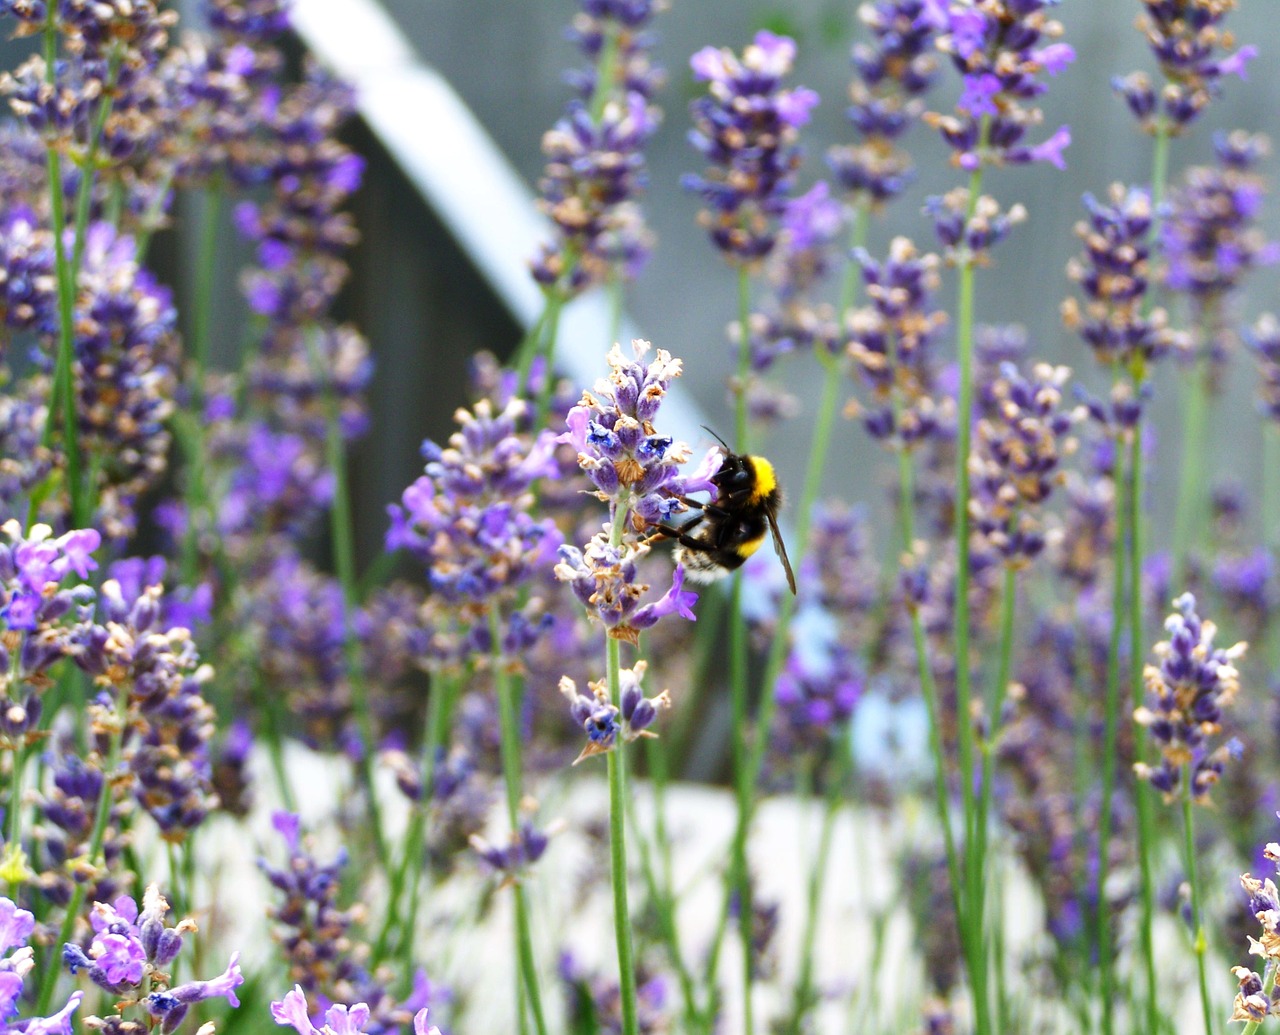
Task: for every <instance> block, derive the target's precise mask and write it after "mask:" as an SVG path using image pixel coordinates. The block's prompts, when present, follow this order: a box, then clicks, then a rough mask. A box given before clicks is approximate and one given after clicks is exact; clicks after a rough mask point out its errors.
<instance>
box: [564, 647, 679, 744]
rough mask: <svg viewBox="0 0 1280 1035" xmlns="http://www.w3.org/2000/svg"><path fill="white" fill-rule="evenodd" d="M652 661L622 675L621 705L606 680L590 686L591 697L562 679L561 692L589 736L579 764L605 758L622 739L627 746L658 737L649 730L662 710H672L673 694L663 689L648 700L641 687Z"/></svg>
mask: <svg viewBox="0 0 1280 1035" xmlns="http://www.w3.org/2000/svg"><path fill="white" fill-rule="evenodd" d="M647 668H648V662H646V661H643V660H640V661H637V662H636V663H635V665H633V666H632V667H631V668H624V669H622V671H621V673H620V685H621V695H620V703H619V704H618V705H615V704H613V703H611V702H610V700H609V687H608V685H607V684H606V683H605V681H604V680H597V681H593V682H591V683H589V684H588V685H587V689H589V690H590V691H591V694H590V696H588V695H587V694H584V693H581V692H579V690H578V686H577V684H576V683H575V682H574V681H573V680H572V679H570V678H569V677H568V676H563V677H561V679H560V692H561V693H562V694H564V696H565V697H566V698H567V699H568V701H569V713H570V715H572V716H573V720H574V722H576V723H577V724H578V725H579V726H581V727H582V729H583V732H585V733H586V735H587V744H586V746H585V747H584V748H583V749H582V753H581V754H580V755H579V756H578V757H577V758H576V759H574V762H573V764H574V765H577V764H578V763H579V762H581V761H582V760H583V759H584V758H590V757H591V756H592V755H603V754H605V753H606V752H608V751H611V750H612V749H613V747H614V745H615V744H617V743H618V740H619V738H621V739H622V741H623V742H624V743H626V742H630V741H633V740H639V739H640V738H641V737H656V736H657V734H656V733H654V732H653V731H651V730H650V729H649V727H650V726H651V725H653V722H654V720H655V719H656V718H657V717H658V711H659V710H660V709H664V708H670V707H671V694H670V692H669V691H667V690H663V691H662V692H661V693H660V694H658V695H657V696H656V697H645V696H644V690H643V689H642V688H641V686H640V681H641V679H643V678H644V673H645V670H646V669H647Z"/></svg>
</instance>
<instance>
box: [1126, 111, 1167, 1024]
mask: <svg viewBox="0 0 1280 1035" xmlns="http://www.w3.org/2000/svg"><path fill="white" fill-rule="evenodd" d="M1169 140H1170V134H1169V126H1168V124H1167V123H1166V122H1165V120H1163V119H1161V120H1160V121H1159V122H1158V123H1157V125H1156V133H1155V142H1154V147H1153V149H1152V154H1151V210H1152V213H1153V218H1152V220H1151V230H1150V232H1149V234H1148V242H1149V244H1150V246H1151V248H1152V250H1153V251H1154V250H1155V248H1156V246H1157V244H1158V242H1159V235H1160V225H1161V222H1162V214H1161V210H1162V206H1163V201H1164V194H1165V184H1166V181H1167V180H1168V175H1169V174H1168V170H1169ZM1154 305H1155V298H1154V294H1153V291H1151V290H1149V291H1148V292H1147V293H1146V295H1144V296H1143V299H1142V315H1143V316H1147V315H1149V314H1150V313H1151V310H1152V308H1153V307H1154ZM1129 373H1130V379H1131V381H1132V383H1133V387H1134V390H1135V393H1137V392H1139V391H1141V388H1142V385H1143V383H1144V382H1145V380H1146V366H1145V361H1144V359H1143V357H1142V356H1141V355H1138V356H1135V357H1134V358H1133V360H1132V361H1131V367H1130V372H1129ZM1128 475H1129V487H1128V490H1129V491H1128V493H1127V500H1126V502H1127V503H1128V505H1129V507H1128V509H1129V517H1128V521H1127V525H1128V531H1129V540H1130V545H1129V586H1128V591H1129V601H1128V603H1129V672H1128V680H1129V694H1130V701H1131V703H1132V706H1133V707H1134V708H1137V707H1138V706H1140V705H1141V704H1142V658H1143V657H1144V656H1145V653H1146V646H1145V643H1144V636H1145V630H1144V627H1143V620H1142V619H1143V602H1142V554H1143V530H1142V424H1141V422H1139V423H1138V424H1137V425H1136V426H1135V427H1134V429H1133V437H1132V439H1131V440H1130V443H1129V470H1128ZM1133 736H1134V750H1135V752H1140V751H1141V750H1142V747H1143V745H1144V744H1145V742H1146V731H1145V729H1144V728H1143V727H1141V726H1139V725H1137V724H1136V723H1135V724H1134V725H1133ZM1133 794H1134V804H1135V806H1136V810H1137V814H1138V817H1137V820H1138V821H1137V828H1138V872H1139V877H1140V881H1139V884H1140V889H1139V902H1140V907H1141V912H1140V920H1139V940H1140V943H1141V945H1142V960H1143V968H1144V971H1145V974H1146V985H1147V987H1146V993H1147V995H1146V1030H1147V1031H1150V1032H1155V1031H1158V1030H1159V1025H1160V1020H1161V1017H1160V1000H1159V994H1160V989H1159V985H1158V984H1157V983H1156V960H1155V933H1154V918H1155V890H1154V885H1153V880H1152V874H1151V854H1152V850H1153V847H1154V844H1155V831H1154V828H1153V816H1152V808H1151V804H1152V803H1151V788H1150V787H1148V786H1147V784H1146V783H1145V782H1144V781H1141V780H1136V781H1134V790H1133Z"/></svg>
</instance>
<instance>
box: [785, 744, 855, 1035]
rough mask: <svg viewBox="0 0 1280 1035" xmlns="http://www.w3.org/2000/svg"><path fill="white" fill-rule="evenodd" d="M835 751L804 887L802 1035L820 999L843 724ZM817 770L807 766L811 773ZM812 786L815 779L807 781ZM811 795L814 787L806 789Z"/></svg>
mask: <svg viewBox="0 0 1280 1035" xmlns="http://www.w3.org/2000/svg"><path fill="white" fill-rule="evenodd" d="M833 739H834V741H835V751H836V757H837V760H838V763H839V764H838V765H837V767H836V769H837V772H836V775H835V776H834V778H833V779H832V780H831V782H830V784H829V786H828V787H827V790H826V796H825V802H824V808H823V812H822V828H821V830H820V831H819V833H818V850H817V852H816V853H815V854H814V855H813V856H812V857H811V858H812V864H811V866H810V868H809V879H808V882H807V884H806V887H805V914H804V930H803V933H802V934H801V936H800V974H799V976H798V977H797V978H796V987H795V997H794V999H793V1002H792V1008H791V1024H790V1026H789V1030H791V1031H792V1032H795V1033H796V1035H800V1033H801V1032H803V1031H804V1019H805V1017H807V1016H808V1015H809V1013H810V1012H811V1011H812V1010H813V1008H814V1007H815V1006H817V1004H818V997H817V995H816V994H815V990H814V987H813V957H814V947H815V945H816V943H817V940H818V918H819V916H821V914H822V889H823V887H824V885H825V883H826V879H827V869H828V864H829V863H830V862H831V839H832V836H833V835H834V834H835V828H836V818H837V817H838V816H839V814H840V806H841V804H842V803H843V798H842V794H841V792H842V791H843V789H844V781H845V779H846V778H847V776H848V774H849V769H850V763H851V761H852V760H851V758H850V750H849V726H848V724H842V725H841V726H840V727H839V728H838V729H837V730H836V734H835V737H834V738H833ZM814 768H816V767H814V766H806V767H805V769H806V770H808V771H809V772H810V773H811V772H812V770H813V769H814ZM807 782H808V783H810V784H812V777H811V776H810V777H809V778H808V780H807ZM807 789H808V790H809V791H810V795H809V796H811V793H812V786H810V787H809V788H807Z"/></svg>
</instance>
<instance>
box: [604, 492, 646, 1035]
mask: <svg viewBox="0 0 1280 1035" xmlns="http://www.w3.org/2000/svg"><path fill="white" fill-rule="evenodd" d="M627 511H628V507H627V505H626V504H625V503H622V504H618V505H617V506H616V507H615V509H614V513H613V520H612V521H611V522H610V527H609V545H610V546H613V547H619V546H621V545H622V534H623V531H624V530H625V528H626V525H627ZM605 666H606V667H605V676H606V679H607V681H608V687H609V700H610V701H612V702H613V703H614V704H615V705H620V704H621V702H622V644H621V643H620V642H619V641H618V640H616V639H614V638H613V637H612V636H606V637H605ZM623 747H624V745H623V743H622V741H621V740H618V741H616V742H615V743H614V746H613V750H612V751H610V752H609V753H608V756H607V762H608V770H609V876H610V883H611V884H612V887H613V930H614V940H615V941H616V942H617V946H618V994H619V997H620V999H621V1001H622V1035H639V1032H640V1023H639V1020H638V1018H637V1015H636V965H635V956H634V954H633V952H632V948H631V910H630V907H629V906H628V905H627V830H626V802H627V799H626V795H625V790H626V768H625V764H624V762H625V760H624V757H623V754H622V752H623Z"/></svg>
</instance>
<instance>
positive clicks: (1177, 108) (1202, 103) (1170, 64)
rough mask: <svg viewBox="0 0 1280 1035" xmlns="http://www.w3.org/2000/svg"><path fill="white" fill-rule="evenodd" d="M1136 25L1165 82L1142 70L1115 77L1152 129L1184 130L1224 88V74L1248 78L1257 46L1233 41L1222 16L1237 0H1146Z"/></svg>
mask: <svg viewBox="0 0 1280 1035" xmlns="http://www.w3.org/2000/svg"><path fill="white" fill-rule="evenodd" d="M1142 6H1143V8H1144V9H1145V10H1144V12H1143V15H1142V17H1141V18H1140V19H1139V21H1138V30H1139V31H1140V32H1141V33H1142V34H1143V36H1145V37H1146V39H1147V43H1148V45H1149V46H1150V47H1151V53H1152V55H1153V56H1154V57H1155V59H1156V61H1157V62H1158V63H1159V65H1160V72H1161V74H1162V76H1163V78H1164V85H1163V86H1162V87H1160V88H1159V91H1158V92H1157V89H1156V87H1155V86H1153V85H1152V83H1151V80H1150V79H1149V78H1148V77H1147V76H1146V75H1144V74H1143V73H1141V72H1134V73H1132V74H1131V75H1128V76H1125V77H1123V78H1116V79H1114V80H1112V85H1113V86H1114V87H1115V89H1116V90H1117V91H1118V92H1119V93H1120V95H1121V96H1122V97H1124V99H1125V103H1126V104H1128V106H1129V110H1130V111H1131V112H1133V114H1134V115H1135V116H1136V117H1137V118H1138V120H1139V121H1140V122H1141V123H1142V126H1143V128H1144V129H1146V130H1147V131H1148V132H1155V131H1156V130H1157V129H1158V128H1160V127H1163V128H1164V129H1165V130H1167V131H1168V132H1170V133H1173V134H1177V133H1181V132H1182V131H1183V130H1184V129H1185V128H1186V127H1187V126H1188V125H1189V124H1190V123H1191V122H1194V121H1195V119H1196V118H1197V117H1198V116H1199V115H1200V113H1201V112H1202V111H1204V109H1205V107H1206V106H1207V105H1208V104H1209V102H1210V101H1211V100H1212V99H1213V98H1214V97H1216V96H1217V95H1218V94H1219V93H1220V92H1221V90H1222V78H1223V77H1224V76H1229V75H1237V76H1239V77H1240V78H1241V79H1244V78H1245V69H1246V67H1247V65H1248V63H1249V62H1250V61H1251V60H1253V58H1255V57H1257V54H1258V48H1257V47H1252V46H1246V47H1240V48H1239V49H1238V50H1236V51H1235V52H1234V53H1228V52H1229V51H1230V50H1231V48H1232V47H1233V46H1234V40H1233V38H1232V36H1231V33H1230V32H1227V31H1224V29H1223V27H1222V22H1223V19H1225V18H1226V16H1227V14H1228V13H1229V12H1230V11H1231V9H1232V8H1234V7H1235V0H1225V2H1224V0H1142Z"/></svg>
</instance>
